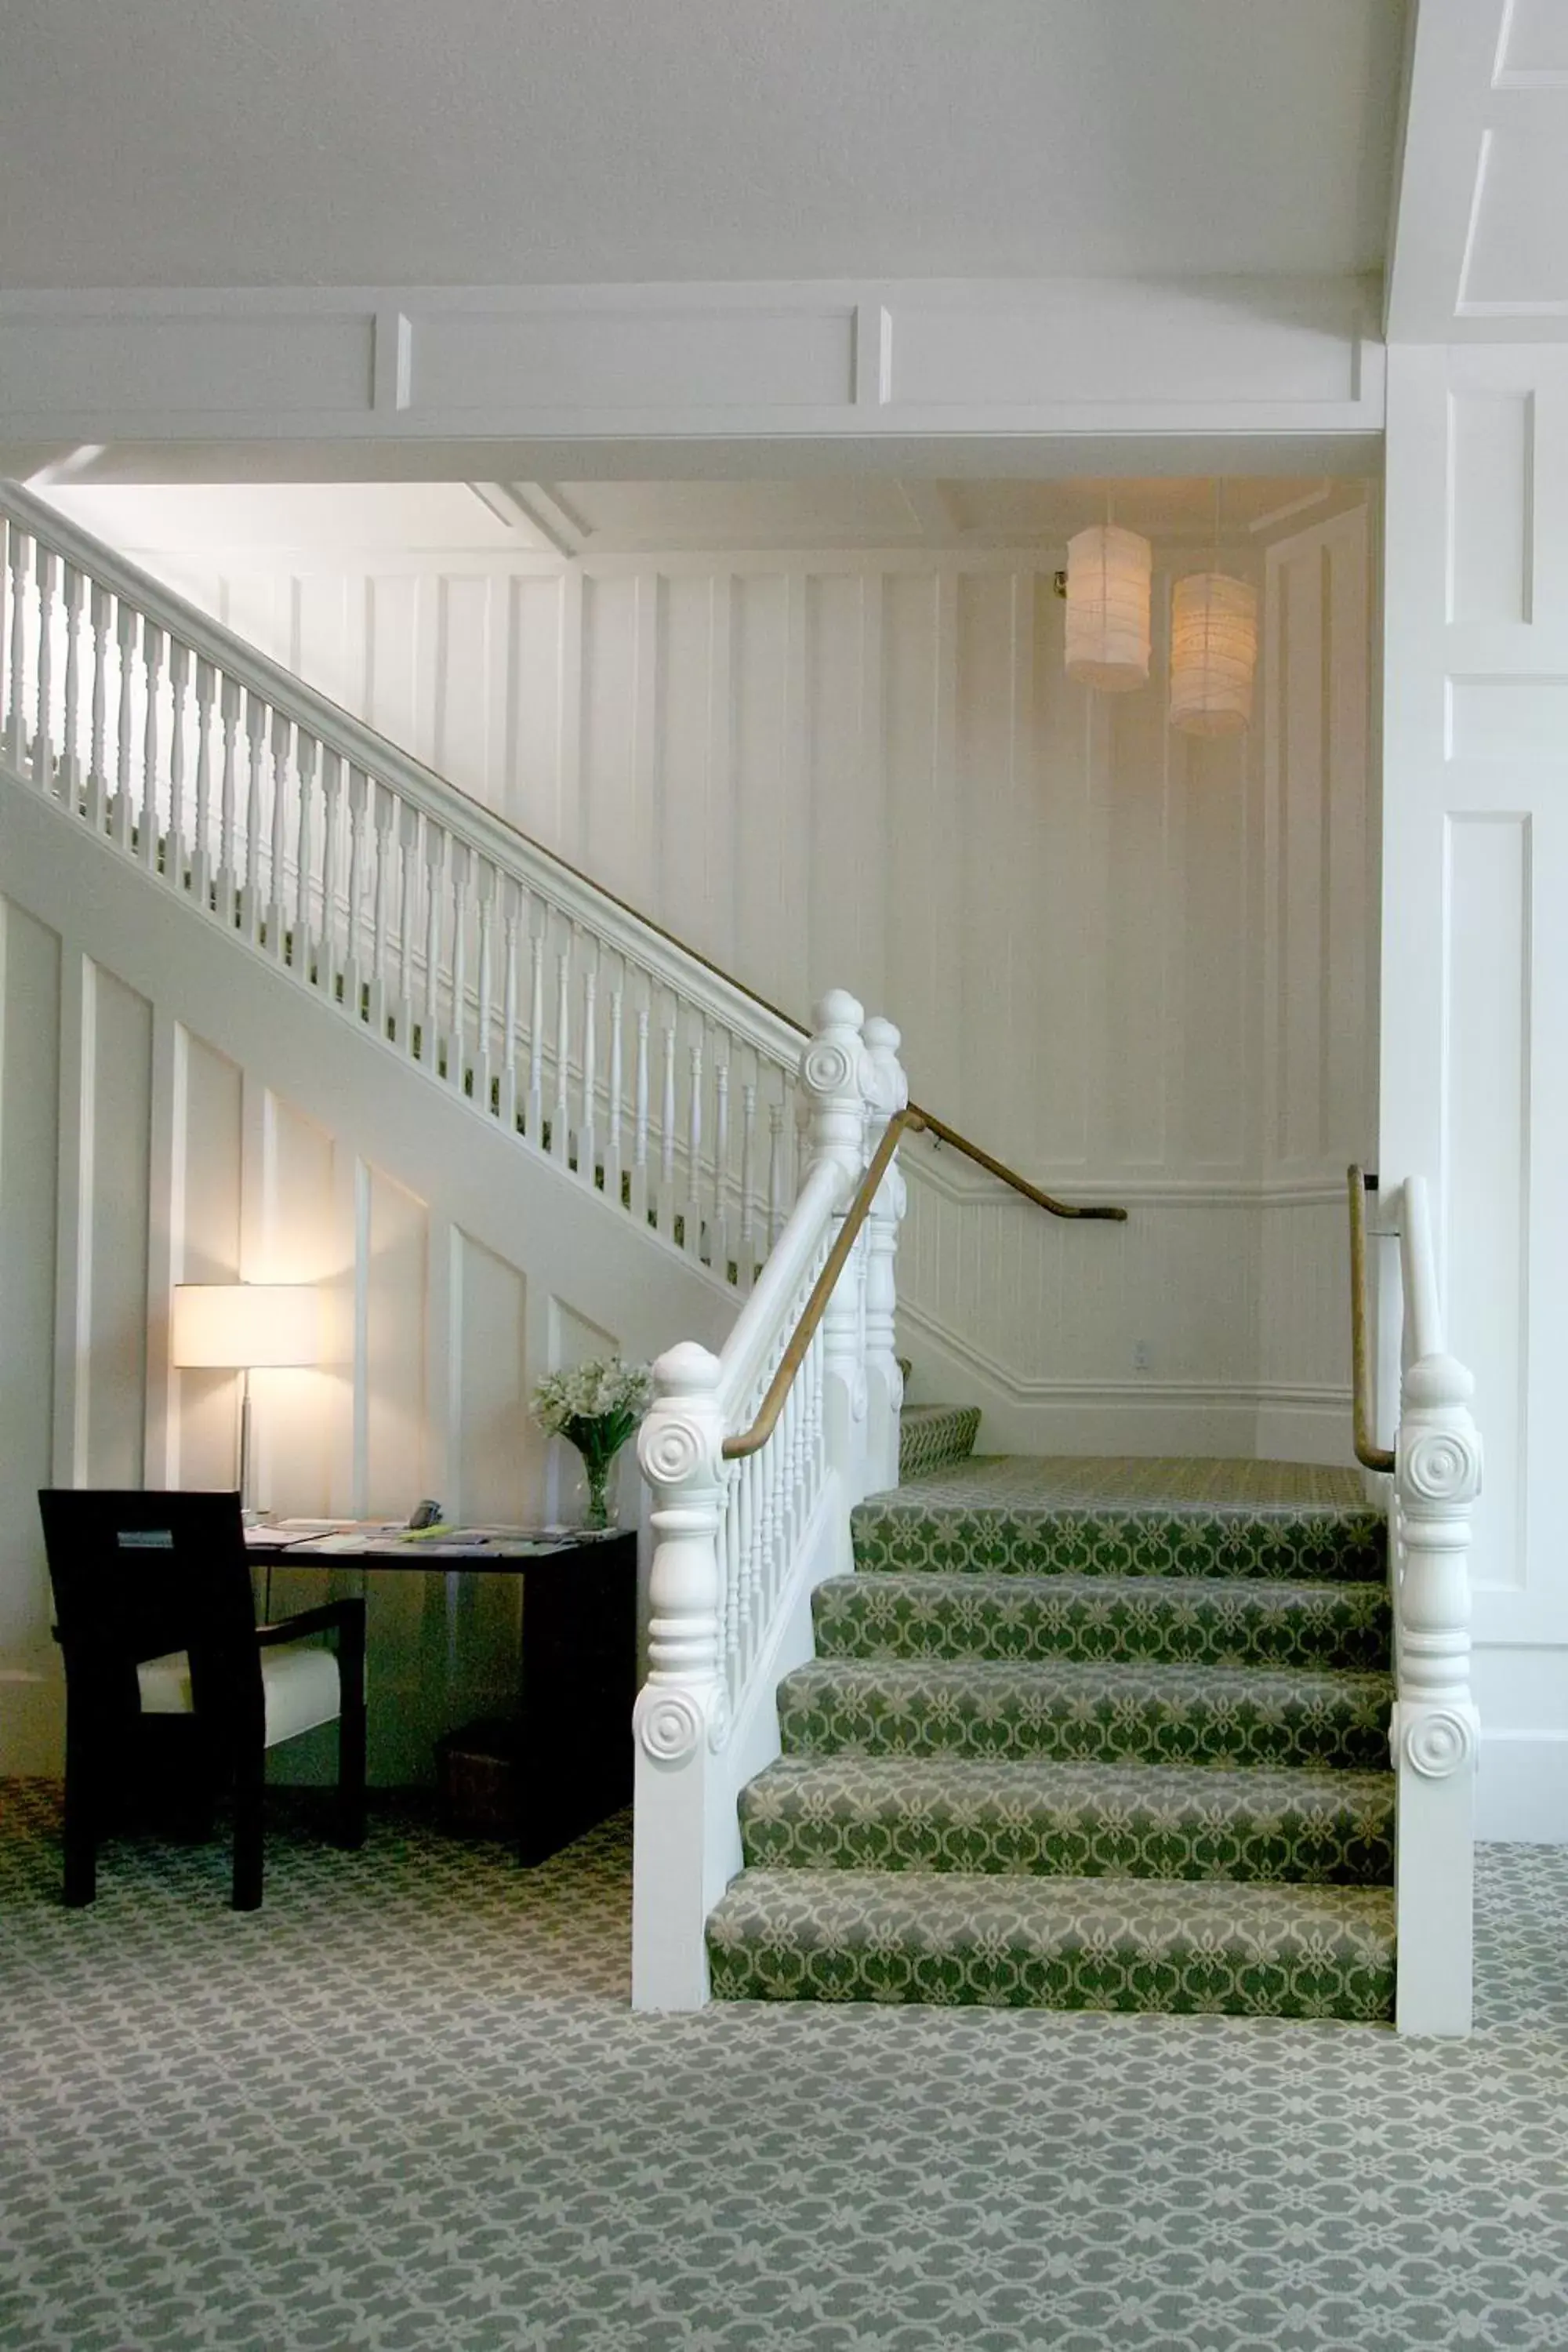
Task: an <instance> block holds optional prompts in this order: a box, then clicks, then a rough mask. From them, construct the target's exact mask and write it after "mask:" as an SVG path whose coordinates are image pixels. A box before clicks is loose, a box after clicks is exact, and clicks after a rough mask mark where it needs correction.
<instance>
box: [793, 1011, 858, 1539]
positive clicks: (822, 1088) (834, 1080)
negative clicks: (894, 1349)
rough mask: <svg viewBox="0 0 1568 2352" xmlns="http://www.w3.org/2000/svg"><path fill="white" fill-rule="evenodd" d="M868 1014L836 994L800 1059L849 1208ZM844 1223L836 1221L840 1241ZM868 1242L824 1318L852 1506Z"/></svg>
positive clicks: (816, 1142)
mask: <svg viewBox="0 0 1568 2352" xmlns="http://www.w3.org/2000/svg"><path fill="white" fill-rule="evenodd" d="M865 1018H866V1015H865V1012H864V1010H863V1008H862V1007H861V1006H860V1005H859V1004H858V1003H857V1002H856V1000H855V998H854V997H852V996H851V995H850V994H849V993H848V992H847V990H846V989H842V988H832V989H829V990H828V992H827V993H826V996H824V997H822V998H821V999H820V1000H819V1001H818V1003H816V1005H815V1006H814V1007H813V1010H812V1024H813V1028H814V1030H815V1033H816V1034H814V1036H813V1038H812V1041H811V1043H810V1045H808V1046H807V1047H806V1049H805V1053H804V1054H803V1055H801V1057H800V1083H801V1092H802V1096H803V1098H804V1100H805V1103H806V1105H807V1114H806V1125H805V1164H806V1168H807V1170H810V1169H812V1168H814V1167H816V1165H817V1163H818V1162H819V1161H821V1160H835V1161H837V1164H838V1166H839V1167H840V1168H842V1169H843V1171H844V1172H845V1176H846V1179H847V1181H846V1184H845V1191H844V1206H845V1209H846V1210H847V1208H848V1206H849V1204H850V1202H852V1201H853V1199H854V1197H855V1194H856V1192H857V1191H858V1187H859V1182H860V1179H861V1176H862V1175H863V1174H864V1172H865V1168H866V1110H867V1097H866V1090H865V1089H866V1050H865V1040H864V1037H863V1035H862V1024H863V1023H864V1021H865ZM840 1223H842V1219H841V1218H836V1219H835V1220H834V1224H833V1236H834V1237H835V1238H837V1233H838V1228H839V1225H840ZM865 1282H866V1236H865V1230H864V1228H862V1230H861V1234H860V1238H859V1240H858V1242H857V1243H856V1244H855V1247H854V1249H853V1250H852V1252H851V1253H850V1256H849V1262H848V1264H847V1265H846V1266H845V1268H844V1271H843V1273H842V1274H841V1275H840V1276H839V1277H838V1281H837V1285H836V1286H835V1288H834V1292H833V1296H832V1297H831V1298H830V1299H829V1300H828V1302H827V1306H826V1309H825V1311H824V1314H823V1318H822V1339H823V1358H822V1372H823V1396H822V1411H823V1433H824V1437H825V1440H826V1454H827V1466H828V1468H829V1469H830V1470H837V1473H838V1476H839V1479H840V1481H841V1483H842V1486H843V1488H844V1492H845V1495H846V1496H847V1498H848V1500H849V1502H850V1503H851V1504H854V1503H858V1501H859V1500H860V1497H861V1496H862V1495H865V1494H868V1493H869V1492H870V1488H869V1486H868V1484H867V1459H866V1435H867V1430H866V1413H867V1387H866V1336H865V1335H866V1297H865Z"/></svg>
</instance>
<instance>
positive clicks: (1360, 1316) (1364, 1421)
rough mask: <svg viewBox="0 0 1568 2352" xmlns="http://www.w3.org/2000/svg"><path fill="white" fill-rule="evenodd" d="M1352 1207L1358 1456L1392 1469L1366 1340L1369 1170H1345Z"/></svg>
mask: <svg viewBox="0 0 1568 2352" xmlns="http://www.w3.org/2000/svg"><path fill="white" fill-rule="evenodd" d="M1345 1183H1346V1188H1347V1190H1348V1192H1349V1195H1350V1211H1351V1381H1352V1417H1353V1422H1354V1437H1355V1458H1356V1460H1357V1461H1358V1462H1359V1463H1361V1464H1362V1465H1363V1467H1364V1468H1366V1469H1368V1470H1392V1469H1393V1467H1394V1455H1393V1453H1392V1452H1391V1450H1390V1449H1389V1448H1388V1447H1387V1446H1386V1445H1379V1444H1377V1443H1376V1438H1375V1431H1376V1426H1377V1412H1376V1406H1375V1404H1374V1402H1373V1393H1372V1366H1371V1363H1370V1360H1369V1350H1368V1344H1367V1313H1366V1171H1365V1170H1364V1169H1362V1168H1351V1169H1349V1170H1348V1171H1346V1176H1345Z"/></svg>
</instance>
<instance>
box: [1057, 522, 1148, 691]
mask: <svg viewBox="0 0 1568 2352" xmlns="http://www.w3.org/2000/svg"><path fill="white" fill-rule="evenodd" d="M1152 568H1153V551H1152V548H1151V547H1150V545H1149V542H1148V541H1147V540H1146V539H1141V538H1140V537H1139V535H1138V533H1137V532H1136V531H1135V530H1119V529H1118V528H1117V526H1116V525H1115V524H1114V523H1113V522H1112V521H1111V520H1110V505H1109V501H1108V502H1107V509H1106V520H1105V521H1104V522H1103V523H1093V524H1091V525H1090V526H1089V530H1080V531H1075V533H1074V534H1073V536H1072V538H1071V539H1069V540H1068V610H1067V674H1068V677H1072V678H1077V679H1078V680H1079V683H1080V684H1081V685H1084V686H1094V687H1098V688H1100V692H1101V693H1102V694H1124V693H1126V692H1127V691H1128V689H1129V688H1132V687H1137V686H1147V684H1148V683H1149V594H1150V585H1149V583H1150V575H1151V572H1152Z"/></svg>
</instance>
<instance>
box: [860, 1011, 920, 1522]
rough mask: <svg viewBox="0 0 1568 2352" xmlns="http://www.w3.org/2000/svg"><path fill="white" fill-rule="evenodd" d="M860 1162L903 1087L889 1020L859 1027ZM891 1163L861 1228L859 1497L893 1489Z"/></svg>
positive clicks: (894, 1193)
mask: <svg viewBox="0 0 1568 2352" xmlns="http://www.w3.org/2000/svg"><path fill="white" fill-rule="evenodd" d="M865 1034H866V1061H865V1069H864V1083H865V1089H866V1103H867V1112H866V1156H867V1162H868V1165H869V1162H870V1160H871V1158H872V1157H873V1155H874V1154H875V1152H876V1151H877V1149H878V1147H879V1144H880V1143H881V1140H882V1138H883V1135H884V1134H885V1133H886V1131H887V1126H888V1121H889V1119H890V1118H893V1116H894V1115H895V1113H896V1112H898V1111H900V1110H902V1109H904V1108H906V1106H907V1105H908V1102H909V1099H910V1082H909V1080H908V1078H907V1077H906V1076H904V1071H903V1066H902V1064H901V1063H900V1060H899V1046H900V1043H901V1042H902V1041H901V1039H900V1034H899V1032H898V1030H897V1029H896V1028H895V1027H894V1026H893V1024H892V1023H891V1022H890V1021H885V1020H884V1019H883V1018H882V1017H881V1015H880V1014H879V1013H874V1014H873V1015H872V1017H871V1018H870V1020H868V1022H867V1024H866V1032H865ZM907 1197H908V1196H907V1193H906V1190H905V1185H904V1179H903V1174H902V1171H900V1167H899V1163H898V1161H897V1160H894V1162H893V1164H892V1166H891V1167H890V1168H889V1171H888V1172H887V1174H886V1175H885V1176H884V1177H883V1179H882V1181H881V1183H880V1184H879V1186H878V1188H877V1197H876V1200H875V1201H874V1202H872V1204H871V1214H870V1217H869V1219H868V1222H867V1225H866V1478H867V1486H866V1491H867V1493H868V1494H870V1495H876V1494H881V1493H884V1492H885V1491H886V1490H887V1488H889V1486H897V1485H898V1483H899V1424H900V1413H901V1412H902V1408H903V1402H904V1376H903V1373H902V1372H901V1371H900V1369H899V1351H898V1342H897V1337H896V1332H895V1318H896V1316H897V1310H898V1304H899V1285H898V1269H897V1260H898V1254H899V1226H900V1223H901V1222H902V1219H903V1214H904V1209H905V1206H906V1204H907Z"/></svg>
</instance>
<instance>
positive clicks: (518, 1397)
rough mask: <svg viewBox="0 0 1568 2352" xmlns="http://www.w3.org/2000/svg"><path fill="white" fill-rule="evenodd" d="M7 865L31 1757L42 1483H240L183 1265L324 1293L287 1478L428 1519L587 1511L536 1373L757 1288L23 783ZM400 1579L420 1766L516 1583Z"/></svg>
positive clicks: (11, 1558) (280, 1405) (20, 1604)
mask: <svg viewBox="0 0 1568 2352" xmlns="http://www.w3.org/2000/svg"><path fill="white" fill-rule="evenodd" d="M0 883H3V885H4V888H3V890H0V1773H5V1772H12V1771H28V1770H31V1771H38V1770H43V1769H58V1758H59V1739H60V1728H61V1717H60V1699H61V1693H60V1686H59V1677H58V1663H57V1658H56V1654H55V1652H54V1649H53V1645H52V1643H51V1642H50V1640H49V1632H48V1628H49V1620H50V1607H49V1600H48V1588H47V1576H46V1572H45V1568H44V1559H43V1549H42V1541H41V1535H40V1530H39V1527H38V1520H37V1505H36V1502H35V1499H34V1498H35V1495H36V1492H37V1488H38V1487H39V1486H44V1485H47V1484H50V1483H55V1482H60V1483H73V1482H76V1483H83V1484H91V1485H100V1486H109V1485H117V1484H121V1483H123V1484H125V1485H127V1486H142V1485H148V1486H154V1485H164V1484H167V1485H181V1486H204V1485H214V1486H222V1485H227V1484H231V1483H232V1482H233V1479H234V1475H235V1461H236V1435H237V1427H236V1409H237V1382H236V1380H235V1378H234V1376H232V1375H230V1374H227V1373H221V1372H191V1371H184V1372H182V1371H176V1370H173V1369H172V1368H171V1366H170V1364H169V1361H168V1313H169V1305H170V1294H171V1291H172V1288H173V1286H174V1284H175V1283H177V1282H182V1281H194V1282H223V1281H233V1280H236V1279H238V1278H245V1279H249V1280H287V1281H291V1282H299V1281H308V1282H315V1283H320V1284H321V1286H323V1288H324V1289H325V1291H326V1293H327V1295H328V1297H329V1299H330V1301H331V1328H332V1330H333V1335H334V1337H333V1346H332V1355H333V1358H334V1360H333V1361H332V1362H331V1363H330V1364H328V1365H326V1366H325V1367H323V1368H321V1370H310V1371H288V1372H282V1371H279V1372H268V1373H258V1374H257V1375H255V1378H254V1394H255V1422H256V1456H257V1460H256V1472H257V1486H258V1499H259V1500H261V1501H263V1502H266V1503H270V1504H271V1505H273V1506H274V1507H276V1508H278V1509H279V1510H280V1511H283V1512H288V1513H294V1514H315V1513H326V1512H331V1513H344V1514H354V1515H359V1514H372V1515H381V1514H386V1515H388V1516H395V1517H400V1518H401V1517H406V1516H407V1514H408V1511H409V1509H410V1508H411V1507H412V1506H413V1504H414V1503H415V1502H416V1500H417V1499H418V1498H419V1497H420V1496H423V1495H432V1496H437V1497H438V1498H439V1499H441V1500H442V1501H443V1502H444V1503H445V1504H446V1506H447V1509H448V1510H449V1511H450V1512H453V1513H455V1514H457V1515H459V1516H461V1517H472V1518H479V1519H501V1520H513V1521H516V1520H533V1519H538V1518H542V1517H546V1518H553V1517H557V1516H561V1517H567V1518H574V1517H577V1516H578V1513H579V1509H580V1505H581V1499H582V1490H581V1487H580V1484H579V1482H578V1478H577V1465H576V1457H575V1455H574V1454H572V1452H571V1450H570V1448H567V1447H564V1446H561V1445H559V1444H557V1445H555V1446H549V1445H547V1444H546V1443H545V1441H544V1440H543V1439H542V1436H541V1434H540V1433H539V1432H538V1431H537V1430H536V1429H535V1428H534V1427H533V1425H532V1423H531V1421H530V1419H529V1416H528V1412H527V1399H528V1396H529V1393H530V1391H531V1387H532V1385H533V1383H534V1381H536V1380H537V1379H538V1378H539V1376H540V1375H541V1373H542V1372H543V1371H544V1370H547V1369H552V1368H553V1367H555V1366H557V1365H562V1364H568V1363H572V1362H574V1361H578V1360H581V1359H582V1358H583V1357H584V1356H587V1355H596V1354H602V1353H605V1352H607V1351H608V1350H609V1349H612V1348H615V1347H619V1348H621V1349H624V1350H625V1351H626V1353H627V1354H628V1355H631V1356H639V1357H640V1356H647V1357H651V1356H652V1355H654V1354H656V1353H657V1352H658V1350H659V1349H662V1348H663V1347H665V1346H667V1345H668V1343H669V1342H670V1340H671V1339H672V1338H673V1337H674V1336H676V1335H678V1334H679V1335H680V1336H682V1337H685V1336H689V1335H691V1334H692V1333H697V1334H699V1335H700V1336H702V1337H704V1338H706V1339H710V1341H711V1342H712V1344H714V1345H718V1344H719V1342H720V1341H721V1339H722V1336H723V1334H724V1332H725V1331H726V1330H727V1329H728V1328H729V1326H730V1324H731V1321H732V1319H733V1317H734V1313H735V1297H734V1294H733V1293H732V1292H726V1291H725V1290H724V1289H723V1288H722V1286H721V1285H720V1284H718V1283H716V1282H715V1281H713V1280H712V1279H711V1278H710V1277H708V1276H705V1275H704V1274H702V1273H701V1272H700V1270H699V1269H698V1268H697V1267H696V1266H695V1265H693V1264H691V1263H689V1262H687V1261H684V1260H683V1259H682V1258H681V1256H680V1255H679V1253H678V1252H677V1251H676V1250H675V1249H674V1247H673V1246H672V1245H669V1244H666V1243H665V1242H663V1241H662V1240H661V1239H660V1238H659V1237H658V1236H656V1235H652V1234H647V1232H646V1231H640V1230H638V1229H637V1227H636V1226H634V1224H633V1222H632V1220H631V1219H629V1218H625V1219H623V1218H620V1217H617V1216H616V1215H614V1214H612V1213H609V1212H608V1211H607V1210H606V1209H605V1205H604V1204H603V1203H602V1202H599V1201H597V1200H595V1199H593V1198H591V1197H589V1196H588V1195H587V1194H586V1192H584V1188H582V1187H580V1186H578V1185H577V1184H576V1183H575V1181H574V1180H573V1179H571V1178H570V1177H569V1176H567V1175H566V1174H565V1173H563V1171H561V1170H559V1169H557V1168H556V1167H554V1166H553V1165H552V1164H551V1163H550V1162H548V1161H546V1160H544V1159H543V1158H542V1156H541V1155H538V1154H530V1153H528V1152H526V1151H524V1150H521V1148H519V1147H518V1146H517V1144H516V1143H515V1141H514V1140H513V1139H509V1138H508V1137H507V1136H506V1135H505V1134H504V1133H503V1132H502V1131H501V1129H500V1126H499V1125H498V1123H497V1122H495V1121H493V1120H489V1119H487V1118H481V1117H479V1116H476V1115H475V1114H474V1112H473V1111H472V1109H471V1108H469V1107H468V1106H466V1105H464V1104H463V1103H461V1102H460V1101H457V1100H450V1101H449V1100H447V1099H446V1098H445V1097H443V1096H442V1095H441V1093H440V1091H439V1090H438V1089H437V1087H433V1086H432V1084H431V1083H430V1080H429V1078H428V1077H427V1076H425V1075H424V1074H422V1073H421V1072H420V1071H419V1070H418V1069H416V1068H414V1067H410V1066H405V1065H403V1064H401V1063H400V1062H399V1061H398V1059H397V1057H396V1056H395V1055H394V1054H393V1053H392V1052H391V1051H390V1049H385V1048H383V1047H382V1046H380V1045H378V1043H377V1041H376V1040H375V1039H374V1037H373V1036H372V1035H371V1034H370V1033H369V1032H368V1031H367V1030H364V1029H363V1028H361V1027H360V1026H359V1025H358V1024H352V1023H348V1022H345V1021H343V1020H342V1019H341V1018H339V1017H338V1016H337V1015H336V1014H335V1013H332V1012H331V1011H330V1010H329V1009H328V1008H326V1007H325V1006H323V1005H321V1004H318V1003H313V1002H311V1001H310V998H309V996H308V995H307V994H306V992H304V991H303V990H301V989H300V987H298V986H296V985H294V984H292V983H291V982H290V981H289V979H288V977H287V976H286V975H284V974H282V973H280V972H278V971H272V970H269V969H268V967H267V965H266V964H265V962H264V961H263V960H262V959H261V958H259V957H258V956H256V955H254V954H251V953H248V952H247V950H245V949H244V948H243V947H242V946H240V945H239V944H238V943H237V942H235V941H231V940H227V939H226V938H225V937H224V936H223V933H222V931H221V929H219V928H218V927H217V926H216V925H214V924H211V923H208V922H205V921H204V920H203V919H202V918H201V917H200V915H199V914H197V913H196V912H195V910H194V909H192V908H188V907H185V906H182V905H180V904H179V903H177V902H176V901H175V900H174V899H173V898H171V896H170V894H169V893H168V891H167V890H166V889H164V888H163V887H162V885H161V883H160V882H159V881H157V880H156V879H155V878H152V877H146V876H143V875H142V874H139V873H137V872H135V871H133V870H132V869H131V868H130V866H129V863H128V861H126V860H125V859H123V858H121V857H117V856H115V855H114V854H113V853H112V851H111V850H110V848H109V847H107V846H104V845H100V844H99V843H97V842H95V841H94V840H93V839H92V838H91V836H90V835H89V832H88V830H87V828H86V827H84V826H79V825H76V824H71V823H69V822H67V821H65V820H64V819H62V816H61V815H60V814H59V813H58V811H57V810H55V809H53V808H51V807H49V806H47V804H46V803H44V802H43V801H41V800H40V799H39V797H38V796H37V794H35V793H32V792H31V791H30V790H29V789H28V788H27V787H26V786H25V785H23V784H21V783H19V782H13V781H12V780H10V779H9V778H7V777H6V775H5V773H4V772H3V771H0ZM623 1470H624V1477H623V1486H622V1496H623V1503H624V1507H626V1509H627V1511H628V1512H630V1513H634V1514H635V1512H636V1510H637V1498H638V1496H639V1493H640V1483H639V1481H638V1478H637V1471H636V1467H635V1465H634V1464H633V1463H632V1461H631V1458H630V1454H629V1452H628V1454H627V1456H626V1459H625V1462H624V1464H623ZM348 1589H353V1588H352V1587H351V1588H348ZM310 1590H311V1591H312V1592H313V1591H314V1590H315V1587H314V1584H313V1583H312V1584H311V1586H310ZM294 1597H295V1598H296V1599H300V1598H303V1597H305V1581H304V1580H303V1579H302V1578H301V1580H300V1582H299V1587H298V1590H297V1591H296V1592H295V1595H294ZM370 1598H371V1611H372V1642H373V1672H374V1680H375V1695H374V1701H373V1709H372V1717H373V1751H372V1767H373V1770H374V1774H375V1776H376V1777H377V1778H378V1779H380V1780H393V1781H400V1780H414V1779H417V1778H420V1777H422V1776H423V1775H424V1774H426V1772H427V1771H428V1769H429V1767H430V1743H431V1738H432V1736H433V1733H434V1732H435V1731H436V1730H437V1729H438V1728H440V1727H442V1726H443V1725H446V1724H450V1723H452V1722H455V1721H457V1720H460V1719H461V1717H463V1716H465V1715H467V1714H471V1713H476V1712H479V1711H482V1710H485V1709H487V1708H488V1709H492V1710H493V1708H494V1707H495V1706H497V1705H498V1704H504V1703H505V1700H506V1697H507V1696H508V1693H509V1690H510V1677H511V1674H512V1672H513V1670H514V1661H515V1655H516V1620H515V1611H516V1606H517V1596H516V1592H515V1591H513V1590H512V1589H511V1588H510V1586H508V1585H507V1583H506V1582H505V1580H500V1579H495V1580H484V1579H468V1580H452V1581H451V1583H450V1584H448V1582H447V1580H446V1579H445V1578H443V1577H440V1576H428V1577H426V1576H410V1577H407V1578H392V1577H382V1578H379V1579H374V1580H371V1586H370Z"/></svg>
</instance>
